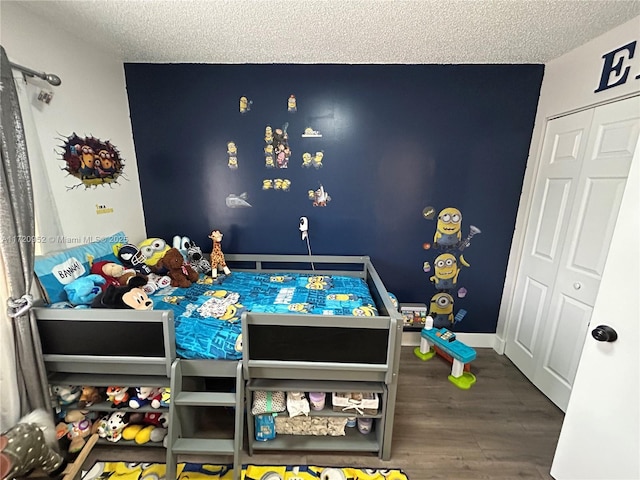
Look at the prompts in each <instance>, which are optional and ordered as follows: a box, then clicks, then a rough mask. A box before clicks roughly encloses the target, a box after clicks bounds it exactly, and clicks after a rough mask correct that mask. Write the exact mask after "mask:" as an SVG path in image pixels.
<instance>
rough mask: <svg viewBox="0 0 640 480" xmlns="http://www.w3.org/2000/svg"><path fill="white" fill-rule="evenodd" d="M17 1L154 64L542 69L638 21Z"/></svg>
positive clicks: (104, 0) (556, 1) (623, 0)
mask: <svg viewBox="0 0 640 480" xmlns="http://www.w3.org/2000/svg"><path fill="white" fill-rule="evenodd" d="M4 1H6V0H2V3H4ZM19 3H21V4H23V5H24V7H25V8H27V9H28V10H30V11H32V12H34V13H37V14H39V15H42V16H43V17H45V18H46V19H47V21H48V22H50V23H52V24H53V25H56V26H58V27H59V28H61V29H64V30H67V31H69V32H72V33H74V34H75V35H77V36H78V37H79V38H82V39H85V41H89V42H92V43H95V44H96V45H98V46H100V47H101V48H102V49H105V50H109V51H112V52H115V53H117V54H118V55H120V56H121V57H122V59H123V61H125V62H153V63H182V62H189V63H403V64H413V63H545V62H547V61H549V60H551V59H553V58H556V57H558V56H560V55H562V54H563V53H565V52H567V51H569V50H572V49H573V48H575V47H577V46H579V45H581V44H583V43H585V42H587V41H588V40H590V39H592V38H594V37H597V36H598V35H600V34H602V33H604V32H606V31H607V30H610V29H612V28H614V27H616V26H618V25H620V24H622V23H624V22H626V21H627V20H630V19H632V18H633V17H635V16H638V15H640V0H629V1H627V0H597V1H590V0H570V1H565V0H549V1H544V0H533V1H532V0H509V1H502V0H495V1H492V0H478V1H472V0H431V1H428V0H415V1H406V0H396V1H394V0H315V1H295V0H263V1H256V0H253V1H250V0H235V1H234V0H226V1H225V0H209V1H187V0H180V1H160V0H146V1H133V0H131V1H121V0H96V1H84V0H77V1H22V2H19Z"/></svg>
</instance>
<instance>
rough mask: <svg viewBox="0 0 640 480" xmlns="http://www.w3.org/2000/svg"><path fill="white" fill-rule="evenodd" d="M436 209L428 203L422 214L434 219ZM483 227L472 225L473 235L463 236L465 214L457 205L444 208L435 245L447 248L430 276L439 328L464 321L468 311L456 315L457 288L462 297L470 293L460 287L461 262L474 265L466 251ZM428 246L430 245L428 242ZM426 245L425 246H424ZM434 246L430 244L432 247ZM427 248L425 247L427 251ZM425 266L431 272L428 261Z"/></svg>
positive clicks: (432, 308)
mask: <svg viewBox="0 0 640 480" xmlns="http://www.w3.org/2000/svg"><path fill="white" fill-rule="evenodd" d="M434 212H435V208H434V207H431V206H428V207H425V208H424V210H423V211H422V216H423V217H424V218H427V219H433V218H434V215H433V213H434ZM478 233H481V232H480V229H479V228H478V227H476V226H474V225H471V226H470V227H469V234H468V235H467V236H466V237H465V238H464V239H463V238H462V213H461V212H460V210H459V209H457V208H454V207H446V208H443V209H442V210H441V211H440V213H439V214H438V219H437V224H436V232H435V234H434V237H433V246H434V248H436V249H440V250H444V252H442V253H440V254H439V255H438V256H437V257H436V258H435V260H434V262H433V266H434V272H433V275H431V276H430V277H429V280H430V281H431V282H432V283H433V286H434V287H435V289H436V290H437V293H436V294H435V295H433V296H432V297H431V302H430V307H429V315H431V316H432V317H433V319H434V327H435V328H448V329H451V328H453V327H454V326H455V325H456V324H457V323H459V322H461V321H462V319H463V318H464V317H465V315H466V314H467V311H466V310H464V309H460V310H459V311H458V314H456V315H455V316H454V313H453V311H454V306H455V305H454V298H453V295H454V291H455V290H456V289H457V292H455V295H457V297H458V298H460V299H462V298H465V297H466V296H467V289H466V288H465V287H458V277H459V275H460V272H461V269H460V265H461V266H464V267H470V266H471V265H470V264H469V262H467V260H466V259H465V258H464V255H463V253H462V251H463V250H464V249H465V248H467V247H469V245H470V244H471V239H472V238H473V236H474V235H477V234H478ZM424 245H428V243H425V244H424ZM424 245H423V248H424ZM429 248H430V247H429ZM426 249H427V248H425V250H426ZM422 269H423V271H424V272H425V273H428V272H430V271H431V265H430V264H429V262H424V263H423V265H422Z"/></svg>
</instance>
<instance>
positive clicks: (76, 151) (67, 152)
mask: <svg viewBox="0 0 640 480" xmlns="http://www.w3.org/2000/svg"><path fill="white" fill-rule="evenodd" d="M60 148H61V149H62V151H61V152H59V154H60V155H61V157H62V161H64V162H65V166H64V167H62V170H64V171H66V172H67V174H68V175H70V176H72V177H74V178H76V179H77V180H78V181H79V183H77V184H75V185H73V186H70V187H67V189H68V190H71V189H74V188H77V187H80V186H84V187H85V188H89V187H96V186H98V185H110V186H111V185H113V184H117V183H118V178H119V177H120V176H121V175H122V171H123V170H124V160H123V159H122V158H121V157H120V153H119V152H118V150H117V148H116V147H115V146H114V145H113V144H112V143H111V142H109V141H108V140H107V141H102V140H100V139H98V138H94V137H84V138H82V137H79V136H78V135H76V134H75V133H73V134H72V135H71V136H69V137H67V138H65V139H64V144H63V145H62V146H61V147H60Z"/></svg>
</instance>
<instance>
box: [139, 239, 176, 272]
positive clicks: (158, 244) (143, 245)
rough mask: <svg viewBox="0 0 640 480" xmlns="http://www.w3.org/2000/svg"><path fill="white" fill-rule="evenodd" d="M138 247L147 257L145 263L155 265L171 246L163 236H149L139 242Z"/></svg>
mask: <svg viewBox="0 0 640 480" xmlns="http://www.w3.org/2000/svg"><path fill="white" fill-rule="evenodd" d="M138 248H139V249H140V251H141V252H142V255H144V258H145V259H146V260H145V261H144V263H146V264H147V265H148V266H150V267H154V266H156V264H157V263H158V261H159V260H160V259H161V258H162V257H163V256H164V254H165V253H166V252H167V250H169V248H171V247H169V245H167V242H165V241H164V240H162V239H161V238H147V239H146V240H143V241H142V242H140V243H139V244H138ZM152 270H153V269H152ZM156 273H157V272H156Z"/></svg>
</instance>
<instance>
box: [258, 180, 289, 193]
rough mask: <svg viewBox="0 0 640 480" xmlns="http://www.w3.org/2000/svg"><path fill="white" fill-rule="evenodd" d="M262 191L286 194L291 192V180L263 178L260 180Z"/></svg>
mask: <svg viewBox="0 0 640 480" xmlns="http://www.w3.org/2000/svg"><path fill="white" fill-rule="evenodd" d="M262 190H279V191H281V192H288V191H289V190H291V180H289V179H288V178H274V179H270V178H265V179H264V180H262Z"/></svg>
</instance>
